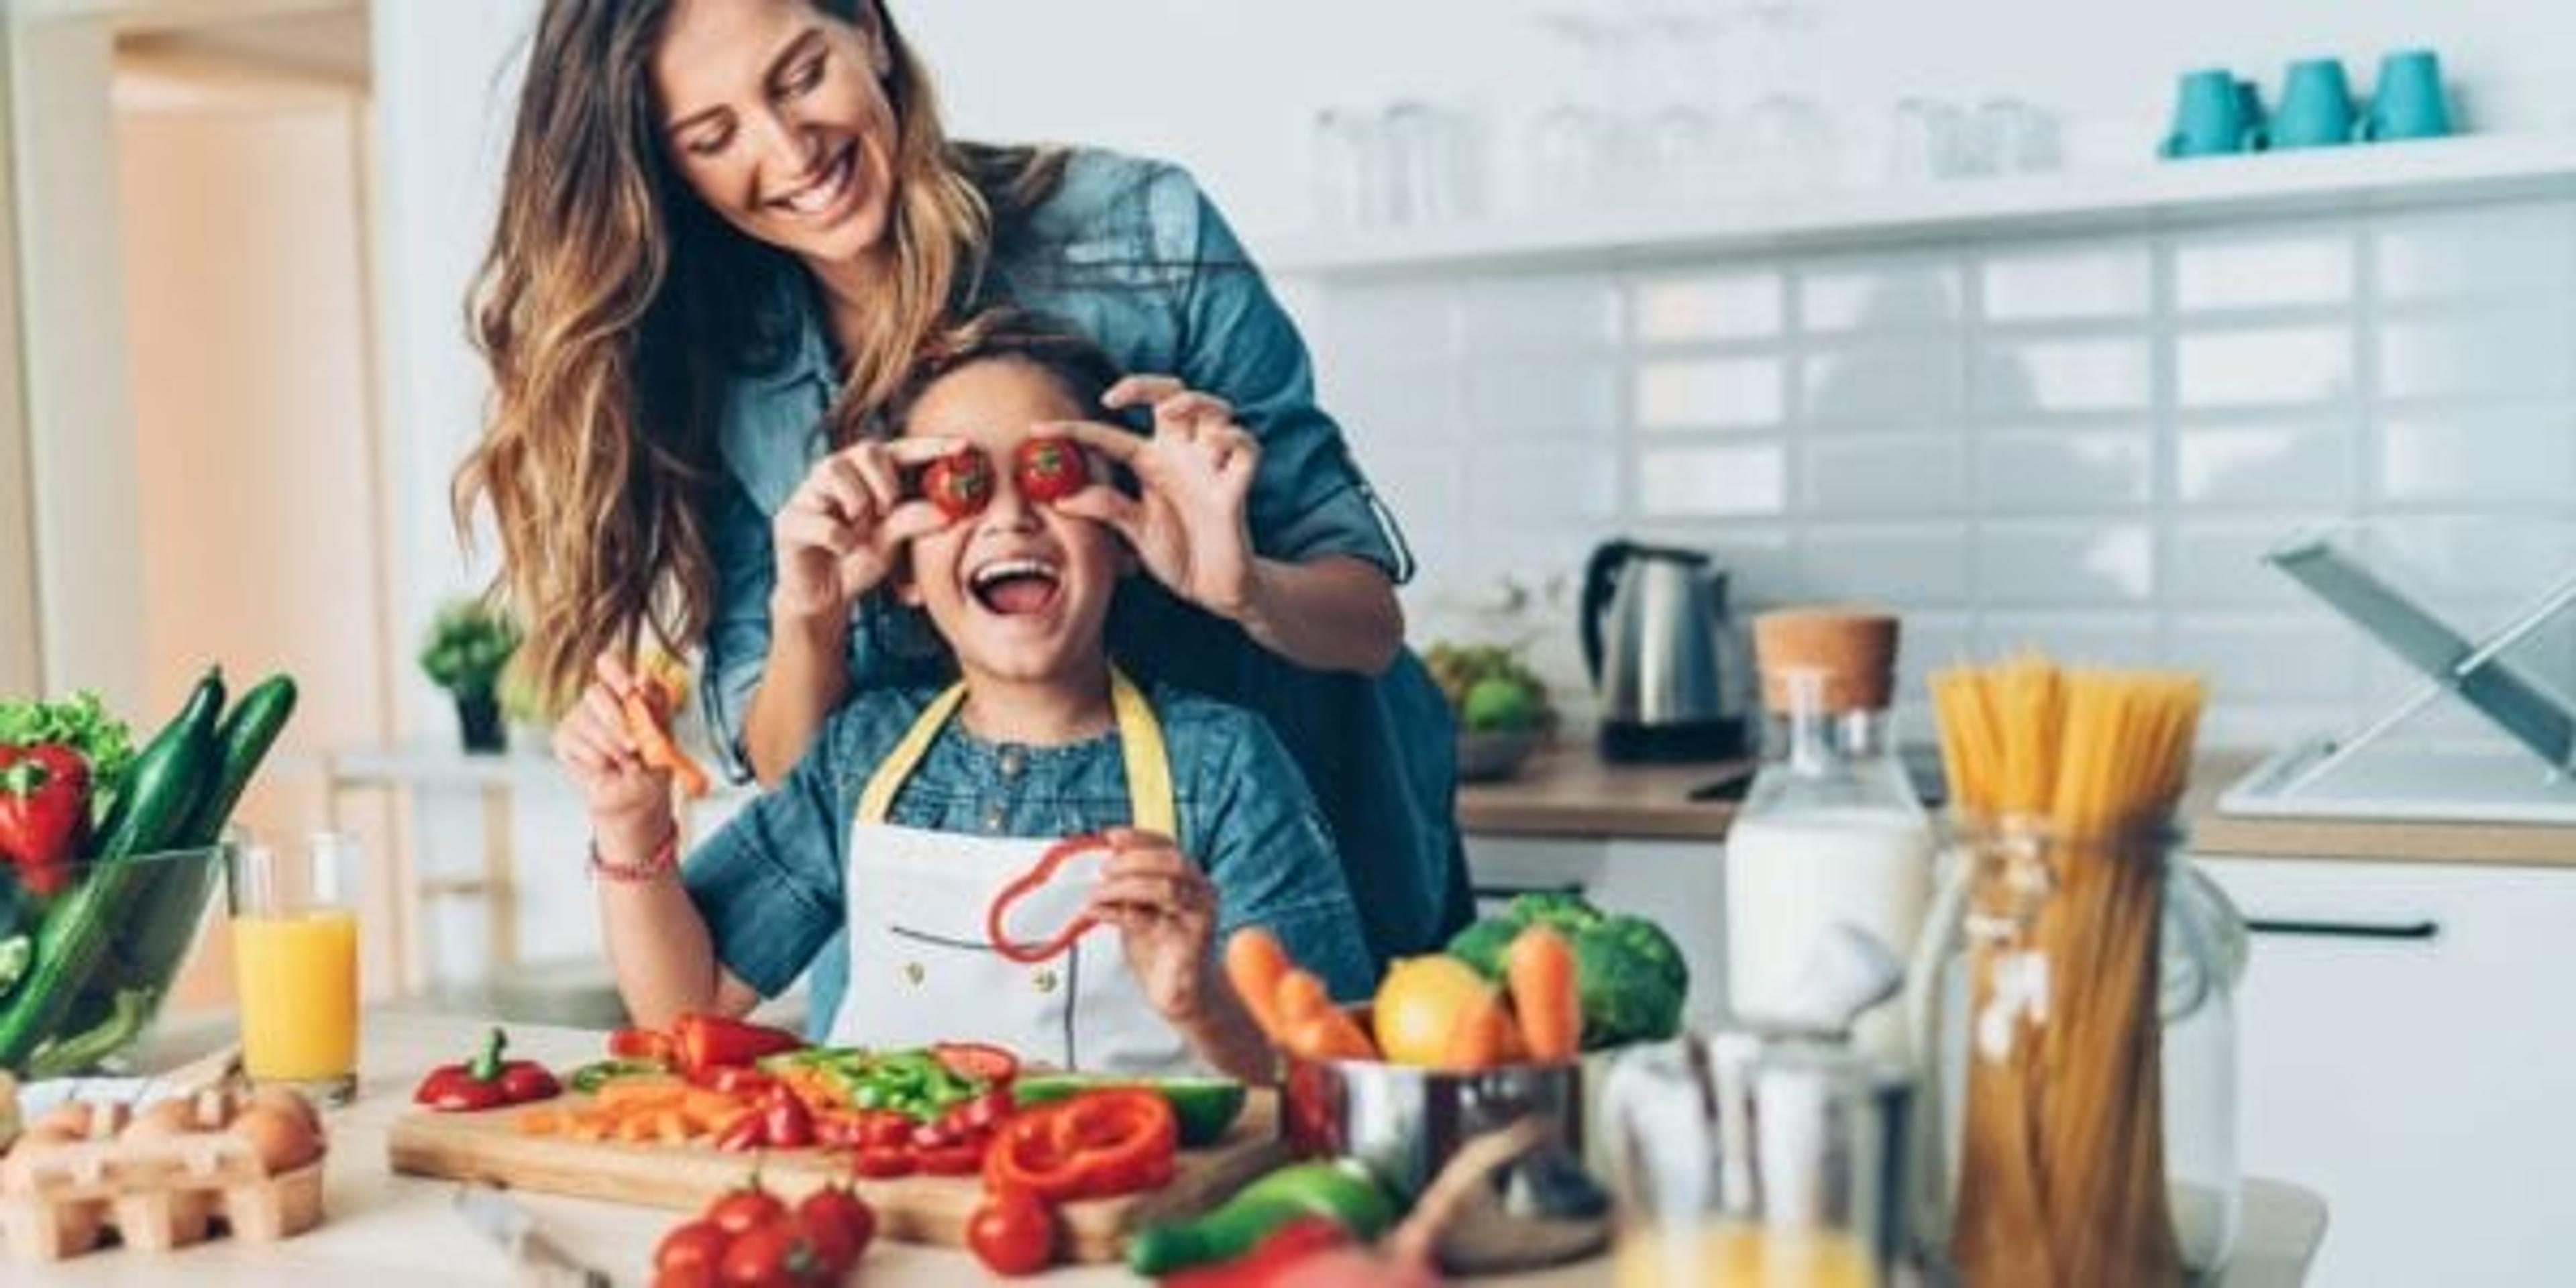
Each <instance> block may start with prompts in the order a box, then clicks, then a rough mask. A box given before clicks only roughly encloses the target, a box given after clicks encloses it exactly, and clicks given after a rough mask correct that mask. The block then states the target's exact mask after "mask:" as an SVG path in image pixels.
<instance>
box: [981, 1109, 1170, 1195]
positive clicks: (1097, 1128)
mask: <svg viewBox="0 0 2576 1288" xmlns="http://www.w3.org/2000/svg"><path fill="white" fill-rule="evenodd" d="M1179 1149H1180V1124H1179V1121H1178V1120H1177V1119H1175V1118H1174V1117H1173V1116H1172V1104H1171V1102H1170V1101H1168V1100H1165V1099H1164V1098H1163V1097H1162V1096H1160V1095H1158V1094H1156V1093H1154V1092H1152V1091H1147V1090H1143V1089H1141V1088H1135V1087H1111V1088H1104V1089H1102V1090H1099V1091H1086V1092H1083V1093H1081V1094H1080V1095H1077V1096H1074V1097H1072V1098H1070V1099H1066V1100H1060V1101H1057V1102H1055V1103H1054V1104H1049V1105H1040V1106H1038V1107H1036V1108H1033V1109H1025V1110H1022V1111H1021V1112H1020V1113H1019V1114H1017V1115H1015V1116H1014V1117H1012V1118H1011V1120H1010V1121H1008V1122H1005V1123H1003V1124H1002V1129H1001V1131H1000V1132H999V1133H998V1134H997V1135H995V1137H994V1138H993V1144H992V1147H991V1149H990V1151H989V1152H987V1153H986V1154H985V1156H984V1180H985V1183H986V1185H987V1186H989V1187H991V1188H993V1189H996V1190H1005V1189H1020V1190H1024V1191H1026V1192H1028V1193H1030V1194H1034V1195H1036V1196H1037V1197H1039V1198H1042V1199H1045V1200H1046V1201H1048V1202H1050V1203H1064V1202H1070V1201H1072V1200H1075V1199H1088V1198H1106V1197H1109V1196H1111V1195H1115V1194H1132V1193H1135V1192H1136V1191H1139V1190H1150V1189H1156V1188H1159V1187H1161V1186H1163V1185H1165V1184H1167V1183H1169V1182H1170V1181H1171V1179H1172V1170H1173V1166H1174V1162H1173V1160H1174V1155H1175V1154H1177V1153H1178V1151H1179Z"/></svg>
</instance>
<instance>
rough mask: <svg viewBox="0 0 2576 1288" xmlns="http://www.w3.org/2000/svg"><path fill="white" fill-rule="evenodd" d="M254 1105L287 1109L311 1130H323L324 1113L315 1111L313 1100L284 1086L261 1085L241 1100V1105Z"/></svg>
mask: <svg viewBox="0 0 2576 1288" xmlns="http://www.w3.org/2000/svg"><path fill="white" fill-rule="evenodd" d="M252 1105H260V1106H264V1107H266V1108H270V1109H281V1110H285V1111H286V1112H288V1113H291V1114H293V1115H295V1117H296V1119H297V1120H298V1121H300V1122H302V1123H303V1124H304V1125H305V1127H307V1128H309V1129H310V1130H312V1131H315V1132H320V1131H321V1130H322V1115H320V1114H318V1113H316V1112H314V1109H313V1102H312V1101H310V1100H307V1099H305V1098H304V1097H302V1096H300V1095H297V1094H296V1093H294V1092H292V1091H289V1090H287V1089H286V1088H284V1087H261V1088H260V1089H258V1090H256V1091H253V1092H251V1093H250V1095H249V1096H248V1097H247V1098H245V1099H244V1100H242V1101H241V1107H243V1108H249V1107H250V1106H252Z"/></svg>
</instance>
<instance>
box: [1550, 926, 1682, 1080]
mask: <svg viewBox="0 0 2576 1288" xmlns="http://www.w3.org/2000/svg"><path fill="white" fill-rule="evenodd" d="M1637 944H1638V940H1637V939H1636V938H1635V937H1633V936H1622V935H1620V934H1618V933H1615V932H1614V931H1612V930H1611V928H1610V927H1608V926H1607V925H1603V926H1596V927H1594V928H1592V929H1591V930H1589V931H1585V932H1583V933H1580V934H1578V935H1576V936H1575V937H1574V970H1575V978H1576V981H1577V983H1576V990H1577V992H1578V993H1579V994H1580V996H1581V998H1582V1005H1583V1046H1584V1049H1585V1050H1594V1049H1597V1048H1600V1047H1605V1046H1618V1045H1621V1044H1624V1043H1629V1042H1659V1041H1662V1040H1663V1039H1665V1038H1669V1037H1671V1036H1672V1035H1674V1034H1675V1033H1678V1032H1680V1031H1681V1023H1682V989H1681V988H1680V987H1677V986H1676V985H1674V983H1673V982H1672V979H1671V977H1670V975H1669V974H1668V973H1667V971H1666V968H1665V967H1664V966H1663V965H1662V964H1661V963H1660V962H1658V961H1656V960H1655V959H1654V958H1653V957H1651V956H1650V955H1648V954H1647V953H1644V952H1640V951H1639V950H1638V947H1637Z"/></svg>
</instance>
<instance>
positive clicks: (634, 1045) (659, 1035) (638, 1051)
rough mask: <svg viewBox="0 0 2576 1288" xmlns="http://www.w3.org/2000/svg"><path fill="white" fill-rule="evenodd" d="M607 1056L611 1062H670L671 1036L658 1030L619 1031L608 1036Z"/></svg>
mask: <svg viewBox="0 0 2576 1288" xmlns="http://www.w3.org/2000/svg"><path fill="white" fill-rule="evenodd" d="M608 1056H609V1058H610V1059H612V1060H652V1061H655V1062H658V1063H661V1064H669V1063H670V1062H671V1035H670V1034H668V1033H664V1032H662V1031H661V1030H659V1029H619V1030H618V1031H616V1032H615V1033H611V1034H609V1035H608Z"/></svg>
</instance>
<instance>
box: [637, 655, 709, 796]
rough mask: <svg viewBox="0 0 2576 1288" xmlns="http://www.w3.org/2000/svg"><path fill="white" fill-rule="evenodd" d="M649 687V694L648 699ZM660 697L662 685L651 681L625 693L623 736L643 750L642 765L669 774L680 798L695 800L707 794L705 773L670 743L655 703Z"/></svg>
mask: <svg viewBox="0 0 2576 1288" xmlns="http://www.w3.org/2000/svg"><path fill="white" fill-rule="evenodd" d="M648 687H649V688H650V689H651V690H652V692H651V693H650V694H649V695H648V694H647V692H646V689H647V688H648ZM660 696H661V685H660V684H658V683H656V682H654V681H653V680H650V679H645V680H640V681H638V682H637V683H636V685H635V687H634V688H631V689H628V690H627V691H626V697H625V700H624V702H623V703H622V704H621V705H622V706H624V708H625V710H626V736H627V737H629V738H632V739H634V740H635V745H636V746H638V747H640V748H642V749H643V752H644V763H645V764H647V765H651V766H652V767H653V768H655V769H667V770H670V771H671V777H672V778H673V779H674V780H676V781H677V782H678V783H679V784H680V794H681V795H683V796H686V797H688V798H689V799H691V800H696V799H697V798H699V797H701V796H704V795H706V794H707V771H706V770H705V769H703V768H700V767H699V765H698V762H697V761H695V760H692V759H690V758H689V753H688V752H686V751H683V750H681V748H680V744H679V743H678V742H676V741H674V740H673V739H672V737H671V731H670V729H669V728H668V727H667V726H666V725H664V724H663V722H662V713H661V711H660V710H659V708H658V706H657V704H656V702H655V699H656V698H658V697H660Z"/></svg>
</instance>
